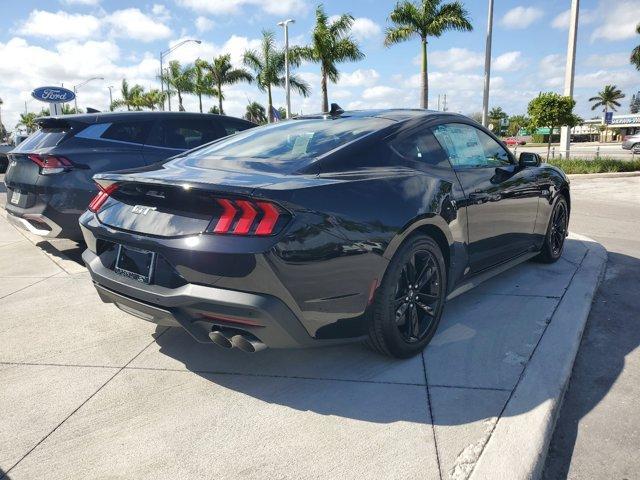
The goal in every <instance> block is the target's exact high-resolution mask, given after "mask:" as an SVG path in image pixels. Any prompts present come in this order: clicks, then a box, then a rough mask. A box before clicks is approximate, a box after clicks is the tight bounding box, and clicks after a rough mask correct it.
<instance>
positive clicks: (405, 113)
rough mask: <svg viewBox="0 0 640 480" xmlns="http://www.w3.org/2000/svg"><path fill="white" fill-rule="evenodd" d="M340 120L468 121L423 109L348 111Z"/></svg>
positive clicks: (299, 117) (459, 116)
mask: <svg viewBox="0 0 640 480" xmlns="http://www.w3.org/2000/svg"><path fill="white" fill-rule="evenodd" d="M338 116H339V117H340V118H366V117H369V118H370V117H375V118H386V119H388V120H393V121H396V122H403V121H406V120H412V119H416V118H430V119H436V118H438V117H442V118H444V119H448V120H452V119H456V118H458V119H460V118H464V119H468V117H465V116H463V115H460V114H458V113H451V112H442V111H439V110H426V109H423V108H387V109H374V110H347V111H344V112H342V113H340V114H339V115H338ZM325 117H328V114H327V113H318V114H312V115H300V116H298V117H295V118H297V119H306V118H325Z"/></svg>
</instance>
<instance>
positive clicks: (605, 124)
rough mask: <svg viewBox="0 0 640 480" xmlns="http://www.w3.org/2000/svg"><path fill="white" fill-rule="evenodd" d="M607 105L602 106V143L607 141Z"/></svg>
mask: <svg viewBox="0 0 640 480" xmlns="http://www.w3.org/2000/svg"><path fill="white" fill-rule="evenodd" d="M607 111H608V108H607V105H606V104H605V106H604V143H607V137H608V136H609V125H608V124H607Z"/></svg>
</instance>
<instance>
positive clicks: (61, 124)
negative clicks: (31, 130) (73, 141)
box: [35, 117, 72, 130]
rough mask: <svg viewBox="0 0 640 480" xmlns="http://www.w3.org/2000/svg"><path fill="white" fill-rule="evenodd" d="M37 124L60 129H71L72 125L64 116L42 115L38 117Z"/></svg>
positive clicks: (42, 126)
mask: <svg viewBox="0 0 640 480" xmlns="http://www.w3.org/2000/svg"><path fill="white" fill-rule="evenodd" d="M35 122H36V124H37V125H38V126H39V127H40V128H59V129H60V130H70V129H71V127H72V125H71V123H70V122H69V121H68V120H67V119H65V118H64V117H40V118H36V120H35Z"/></svg>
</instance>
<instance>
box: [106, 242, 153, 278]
mask: <svg viewBox="0 0 640 480" xmlns="http://www.w3.org/2000/svg"><path fill="white" fill-rule="evenodd" d="M155 263H156V253H155V252H151V251H149V250H143V249H141V248H135V247H128V246H125V245H118V256H117V257H116V265H115V268H114V271H115V272H116V273H117V274H118V275H122V276H124V277H127V278H130V279H132V280H135V281H136V282H140V283H145V284H149V283H151V278H152V276H153V269H154V267H155Z"/></svg>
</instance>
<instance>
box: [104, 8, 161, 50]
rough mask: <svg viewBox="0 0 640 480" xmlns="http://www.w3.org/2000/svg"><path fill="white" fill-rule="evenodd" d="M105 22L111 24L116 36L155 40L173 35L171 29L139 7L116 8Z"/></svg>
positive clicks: (113, 33)
mask: <svg viewBox="0 0 640 480" xmlns="http://www.w3.org/2000/svg"><path fill="white" fill-rule="evenodd" d="M105 22H106V23H107V24H109V25H110V26H111V34H112V35H113V36H115V37H123V38H133V39H135V40H140V41H142V42H153V41H154V40H160V39H163V38H167V37H169V36H171V29H170V28H169V27H167V26H166V25H165V24H163V23H161V22H159V21H158V20H156V19H153V18H151V17H149V16H148V15H146V14H144V13H142V12H141V11H140V10H139V9H137V8H126V9H124V10H116V11H115V12H113V13H111V14H110V15H108V16H107V17H105Z"/></svg>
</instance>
